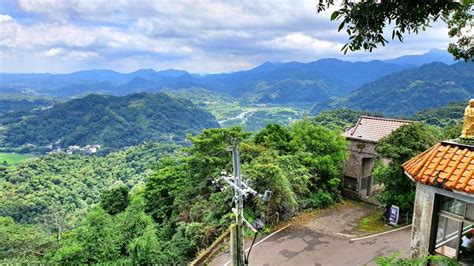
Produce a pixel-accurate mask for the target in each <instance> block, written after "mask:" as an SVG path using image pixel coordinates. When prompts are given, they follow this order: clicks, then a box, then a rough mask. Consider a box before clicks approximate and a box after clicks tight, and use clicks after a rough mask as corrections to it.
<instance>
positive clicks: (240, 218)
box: [211, 141, 272, 266]
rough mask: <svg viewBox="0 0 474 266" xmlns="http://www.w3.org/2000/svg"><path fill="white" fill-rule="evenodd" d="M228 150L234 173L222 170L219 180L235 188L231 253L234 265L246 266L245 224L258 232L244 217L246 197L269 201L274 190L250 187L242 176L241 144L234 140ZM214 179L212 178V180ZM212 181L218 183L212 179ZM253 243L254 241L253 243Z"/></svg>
mask: <svg viewBox="0 0 474 266" xmlns="http://www.w3.org/2000/svg"><path fill="white" fill-rule="evenodd" d="M227 151H231V152H232V166H233V173H232V175H227V173H226V171H222V172H221V176H220V177H219V180H223V181H225V182H226V183H227V184H228V185H229V186H231V187H232V188H233V189H234V203H235V208H234V209H233V211H234V213H235V220H236V221H235V225H232V226H231V253H232V265H234V266H244V265H247V261H248V257H247V258H246V257H245V247H244V226H247V227H248V228H249V229H250V230H252V231H253V232H254V233H257V232H258V231H257V229H255V228H254V226H252V225H251V224H250V223H249V222H248V221H247V220H245V218H244V197H246V196H247V195H248V194H252V195H258V196H259V197H261V198H262V200H263V201H268V200H269V199H270V197H271V195H272V192H271V191H269V190H266V191H265V193H264V194H263V195H260V194H258V193H257V191H255V190H253V189H252V188H251V187H249V186H248V185H247V184H246V183H245V182H243V181H242V176H241V174H240V158H239V146H238V142H235V141H234V142H232V146H230V147H228V148H227ZM211 181H212V180H211ZM212 183H214V184H215V183H216V182H215V181H212ZM260 223H261V221H260ZM255 227H257V228H259V229H262V228H263V223H261V224H256V225H255ZM252 244H253V243H252Z"/></svg>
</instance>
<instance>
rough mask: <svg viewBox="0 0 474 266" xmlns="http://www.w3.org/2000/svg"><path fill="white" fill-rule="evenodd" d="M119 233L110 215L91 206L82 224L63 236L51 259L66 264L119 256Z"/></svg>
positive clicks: (105, 260)
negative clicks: (61, 242)
mask: <svg viewBox="0 0 474 266" xmlns="http://www.w3.org/2000/svg"><path fill="white" fill-rule="evenodd" d="M119 241H120V234H118V233H117V231H116V230H115V227H114V224H113V220H112V217H111V216H110V215H109V214H108V213H106V212H105V211H104V210H102V209H101V208H98V207H96V208H93V209H92V210H91V211H90V212H89V213H88V214H87V217H86V218H85V221H84V223H83V225H82V226H79V227H78V228H76V229H75V230H73V231H72V232H71V234H70V235H69V236H65V237H64V243H63V245H62V246H61V247H60V248H59V249H58V250H57V251H55V252H54V253H52V254H51V258H50V259H51V260H52V261H54V262H57V263H66V264H94V263H98V262H107V261H113V260H116V259H118V258H119V257H120V249H119V243H120V242H119Z"/></svg>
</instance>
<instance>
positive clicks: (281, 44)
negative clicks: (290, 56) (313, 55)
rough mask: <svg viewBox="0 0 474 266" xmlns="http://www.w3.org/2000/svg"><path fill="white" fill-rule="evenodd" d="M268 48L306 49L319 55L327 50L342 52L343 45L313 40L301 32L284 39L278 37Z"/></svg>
mask: <svg viewBox="0 0 474 266" xmlns="http://www.w3.org/2000/svg"><path fill="white" fill-rule="evenodd" d="M266 43H267V44H268V46H270V47H273V48H277V49H304V50H311V51H314V52H317V53H320V52H324V51H327V50H333V51H334V50H340V49H341V47H342V45H341V44H339V43H335V42H330V41H325V40H320V39H318V38H313V37H311V36H309V35H306V34H304V33H301V32H292V33H289V34H287V35H285V36H282V37H277V38H275V39H273V40H271V41H269V42H266Z"/></svg>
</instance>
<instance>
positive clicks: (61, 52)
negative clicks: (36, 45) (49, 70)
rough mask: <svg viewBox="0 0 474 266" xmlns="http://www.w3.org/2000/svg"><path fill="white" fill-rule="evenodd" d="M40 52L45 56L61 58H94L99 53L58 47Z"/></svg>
mask: <svg viewBox="0 0 474 266" xmlns="http://www.w3.org/2000/svg"><path fill="white" fill-rule="evenodd" d="M42 54H43V55H44V56H46V57H57V58H62V59H78V60H83V59H89V58H95V57H98V56H99V54H98V53H96V52H94V51H77V50H72V51H68V50H66V49H64V48H60V47H57V48H51V49H49V50H47V51H45V52H43V53H42Z"/></svg>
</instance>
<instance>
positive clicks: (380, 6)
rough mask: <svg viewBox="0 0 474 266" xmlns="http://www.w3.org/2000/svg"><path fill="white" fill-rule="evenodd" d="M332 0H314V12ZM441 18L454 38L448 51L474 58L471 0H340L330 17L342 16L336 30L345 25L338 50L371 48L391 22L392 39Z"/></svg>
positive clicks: (380, 42)
mask: <svg viewBox="0 0 474 266" xmlns="http://www.w3.org/2000/svg"><path fill="white" fill-rule="evenodd" d="M334 2H335V1H334V0H318V5H317V12H322V11H324V10H326V9H328V8H329V7H331V6H333V5H334V4H335V3H334ZM439 19H442V20H443V21H444V22H445V23H446V24H447V25H448V28H449V33H448V35H449V37H450V38H453V37H455V38H457V41H456V43H451V44H450V45H449V47H448V51H449V52H450V53H451V54H453V55H454V57H455V58H456V59H463V60H465V61H468V60H471V61H474V35H473V34H472V31H473V26H474V1H473V0H461V1H460V2H457V1H451V0H442V1H430V0H422V1H420V0H402V1H385V0H382V1H347V0H344V1H342V3H341V6H340V7H339V9H338V10H336V11H334V12H333V13H332V15H331V20H342V22H341V24H340V25H339V28H338V31H341V30H343V29H345V31H346V32H347V34H348V35H349V42H348V43H347V44H346V45H344V46H343V48H342V51H344V53H347V51H349V50H350V51H358V50H362V49H363V50H366V51H369V52H371V51H372V50H373V49H375V48H377V46H378V45H382V46H385V44H387V43H388V42H389V41H388V40H387V39H386V37H385V36H384V31H385V30H386V29H385V27H386V26H388V25H394V27H393V30H392V40H393V39H395V37H396V38H398V40H399V41H401V42H403V36H404V35H405V34H407V33H408V34H410V33H416V34H417V33H418V32H419V31H420V30H423V31H424V30H425V29H426V28H427V27H429V26H430V24H431V23H432V22H435V21H437V20H439Z"/></svg>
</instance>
